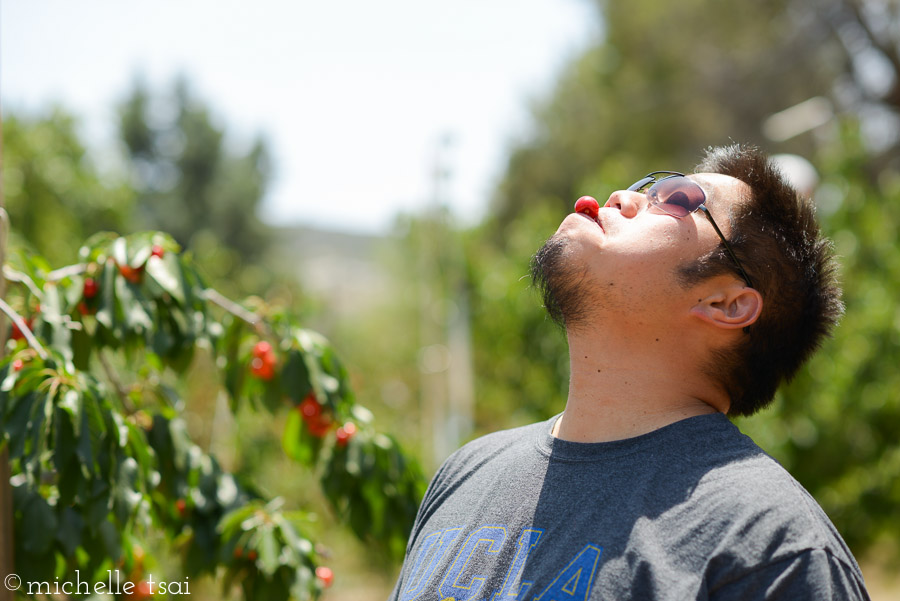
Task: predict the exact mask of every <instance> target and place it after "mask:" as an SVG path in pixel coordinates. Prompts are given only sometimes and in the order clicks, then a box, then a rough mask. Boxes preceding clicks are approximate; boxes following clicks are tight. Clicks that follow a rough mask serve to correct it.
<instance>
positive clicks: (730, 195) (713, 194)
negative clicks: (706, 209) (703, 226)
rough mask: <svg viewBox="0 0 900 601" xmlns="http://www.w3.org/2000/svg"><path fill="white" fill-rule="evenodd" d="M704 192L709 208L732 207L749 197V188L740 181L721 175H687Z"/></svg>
mask: <svg viewBox="0 0 900 601" xmlns="http://www.w3.org/2000/svg"><path fill="white" fill-rule="evenodd" d="M688 177H690V178H691V179H692V180H694V181H696V182H697V183H698V184H700V186H701V187H702V188H703V190H704V191H705V192H706V196H707V205H708V206H710V207H721V208H723V209H724V207H726V206H727V207H733V206H736V205H739V204H741V203H743V202H744V201H745V200H746V199H747V198H749V196H750V186H748V185H747V184H746V183H744V182H742V181H741V180H739V179H737V178H734V177H731V176H730V175H723V174H721V173H695V174H692V175H689V176H688Z"/></svg>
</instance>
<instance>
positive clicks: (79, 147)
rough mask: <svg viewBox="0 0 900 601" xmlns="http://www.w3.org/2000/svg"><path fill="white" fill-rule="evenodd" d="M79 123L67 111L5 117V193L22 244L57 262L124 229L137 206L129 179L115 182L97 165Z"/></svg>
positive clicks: (57, 110) (15, 233) (16, 235)
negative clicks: (93, 238) (101, 234)
mask: <svg viewBox="0 0 900 601" xmlns="http://www.w3.org/2000/svg"><path fill="white" fill-rule="evenodd" d="M78 126H79V124H78V121H77V120H76V119H75V118H74V117H73V116H71V115H69V114H67V113H66V112H65V111H63V110H62V109H55V110H53V111H52V112H50V113H49V114H47V115H44V116H39V117H29V116H24V115H20V116H17V115H10V114H8V113H7V112H4V118H3V196H4V203H5V206H6V210H7V212H8V213H9V216H10V221H11V223H13V224H15V228H14V230H13V239H14V242H15V244H16V245H17V246H25V245H27V246H29V247H30V248H32V249H34V250H36V251H37V252H39V253H41V254H42V255H43V256H45V257H46V258H47V259H48V260H50V261H51V262H52V263H54V264H60V263H62V262H63V261H66V260H70V259H71V257H73V256H74V255H75V253H76V251H77V250H78V246H79V245H80V244H81V242H82V241H83V240H84V239H85V238H87V236H89V235H90V234H93V233H94V232H96V231H98V230H104V229H108V230H122V229H124V228H125V227H126V226H127V225H128V215H129V214H130V212H131V210H132V209H133V207H134V203H135V198H134V193H133V191H132V190H131V189H130V188H129V187H128V186H127V185H125V182H122V181H119V182H115V181H110V180H109V178H106V177H103V176H101V174H100V173H99V171H98V169H97V167H96V166H95V165H93V164H92V162H91V160H90V157H89V155H88V154H87V152H86V149H85V147H84V145H83V144H82V142H81V140H80V136H79V133H78Z"/></svg>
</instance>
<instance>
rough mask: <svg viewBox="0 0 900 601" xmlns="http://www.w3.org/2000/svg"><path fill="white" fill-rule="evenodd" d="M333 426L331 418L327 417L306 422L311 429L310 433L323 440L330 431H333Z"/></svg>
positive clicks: (321, 416) (318, 416)
mask: <svg viewBox="0 0 900 601" xmlns="http://www.w3.org/2000/svg"><path fill="white" fill-rule="evenodd" d="M331 426H332V422H331V418H329V417H328V416H327V415H317V416H316V417H314V418H311V419H308V420H306V427H307V428H308V429H309V433H310V434H312V435H313V436H315V437H316V438H322V437H324V436H325V435H326V434H328V431H329V430H331Z"/></svg>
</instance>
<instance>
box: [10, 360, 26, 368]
mask: <svg viewBox="0 0 900 601" xmlns="http://www.w3.org/2000/svg"><path fill="white" fill-rule="evenodd" d="M24 367H25V362H24V361H22V360H21V359H16V360H15V361H13V362H12V368H13V371H22V369H23V368H24Z"/></svg>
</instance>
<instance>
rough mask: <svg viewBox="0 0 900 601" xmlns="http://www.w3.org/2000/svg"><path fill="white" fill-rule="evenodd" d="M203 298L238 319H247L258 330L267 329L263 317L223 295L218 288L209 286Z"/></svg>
mask: <svg viewBox="0 0 900 601" xmlns="http://www.w3.org/2000/svg"><path fill="white" fill-rule="evenodd" d="M203 298H205V299H206V300H208V301H209V302H211V303H213V304H214V305H218V306H219V307H221V308H223V309H225V310H226V311H227V312H229V313H231V314H232V315H234V316H235V317H237V318H238V319H241V320H243V321H246V322H247V323H248V324H250V325H251V326H253V327H254V328H256V330H257V331H261V330H265V329H266V325H265V321H263V318H262V317H260V316H259V315H257V314H256V313H253V312H251V311H248V310H247V309H245V308H243V307H242V306H240V305H239V304H237V303H236V302H234V301H233V300H231V299H229V298H227V297H225V296H223V295H222V294H221V293H220V292H219V291H218V290H215V289H213V288H207V289H206V290H204V291H203Z"/></svg>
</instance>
